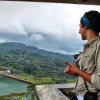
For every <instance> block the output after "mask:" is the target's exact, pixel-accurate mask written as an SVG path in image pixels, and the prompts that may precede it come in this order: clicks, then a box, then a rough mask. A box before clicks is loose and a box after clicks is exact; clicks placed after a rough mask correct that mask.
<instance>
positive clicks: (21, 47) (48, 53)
mask: <svg viewBox="0 0 100 100" xmlns="http://www.w3.org/2000/svg"><path fill="white" fill-rule="evenodd" d="M0 49H4V50H12V49H14V50H15V49H19V50H24V51H28V52H34V53H35V52H36V53H40V54H43V55H46V56H53V57H54V56H57V57H58V58H59V57H60V58H66V57H67V58H68V57H71V58H73V55H64V54H60V53H55V52H51V51H47V50H43V49H39V48H37V47H34V46H26V45H25V44H23V43H17V42H5V43H0Z"/></svg>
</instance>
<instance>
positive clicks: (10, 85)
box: [0, 76, 28, 96]
mask: <svg viewBox="0 0 100 100" xmlns="http://www.w3.org/2000/svg"><path fill="white" fill-rule="evenodd" d="M27 86H28V84H26V83H23V82H20V81H17V80H13V79H10V78H7V77H3V76H0V96H2V95H8V94H10V93H21V92H27Z"/></svg>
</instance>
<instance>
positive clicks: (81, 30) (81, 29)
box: [79, 23, 86, 40]
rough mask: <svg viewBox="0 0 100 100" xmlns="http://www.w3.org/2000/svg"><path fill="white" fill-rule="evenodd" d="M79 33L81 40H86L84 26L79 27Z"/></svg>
mask: <svg viewBox="0 0 100 100" xmlns="http://www.w3.org/2000/svg"><path fill="white" fill-rule="evenodd" d="M79 33H80V34H81V38H82V40H86V29H85V26H84V27H82V24H81V23H80V25H79Z"/></svg>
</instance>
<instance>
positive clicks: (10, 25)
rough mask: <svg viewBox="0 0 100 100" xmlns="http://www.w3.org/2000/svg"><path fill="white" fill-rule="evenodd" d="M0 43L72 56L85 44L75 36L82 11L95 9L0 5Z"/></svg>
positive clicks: (30, 3)
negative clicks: (37, 48)
mask: <svg viewBox="0 0 100 100" xmlns="http://www.w3.org/2000/svg"><path fill="white" fill-rule="evenodd" d="M0 9H1V10H0V37H1V39H0V42H10V41H13V42H21V43H24V44H27V45H31V46H36V47H39V48H43V49H46V50H50V51H55V52H60V53H70V54H71V53H76V52H80V51H81V50H82V45H83V44H84V43H85V42H86V41H85V42H83V41H82V40H81V36H80V35H79V33H78V28H79V22H80V18H81V16H82V15H83V14H84V12H86V11H89V10H92V9H93V10H98V11H100V7H99V6H90V5H73V4H59V3H34V2H13V1H12V2H11V1H9V2H7V1H6V2H4V1H3V2H2V1H1V2H0Z"/></svg>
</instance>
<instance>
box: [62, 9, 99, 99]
mask: <svg viewBox="0 0 100 100" xmlns="http://www.w3.org/2000/svg"><path fill="white" fill-rule="evenodd" d="M79 26H80V28H79V33H80V34H81V38H82V40H87V43H86V44H84V45H83V47H84V48H83V52H82V53H81V54H80V55H79V56H78V58H77V60H76V64H75V65H74V64H72V63H69V62H66V64H67V65H68V67H67V68H65V70H64V72H65V73H67V74H69V75H74V76H76V77H77V80H76V86H75V91H76V96H77V99H78V100H83V99H84V95H85V93H86V92H87V89H86V87H85V83H84V80H85V81H86V84H87V86H88V90H89V91H90V92H95V93H96V92H97V90H100V36H99V32H100V13H99V12H98V11H89V12H86V13H85V14H84V15H83V17H82V18H81V20H80V25H79ZM98 100H100V98H99V96H98Z"/></svg>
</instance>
